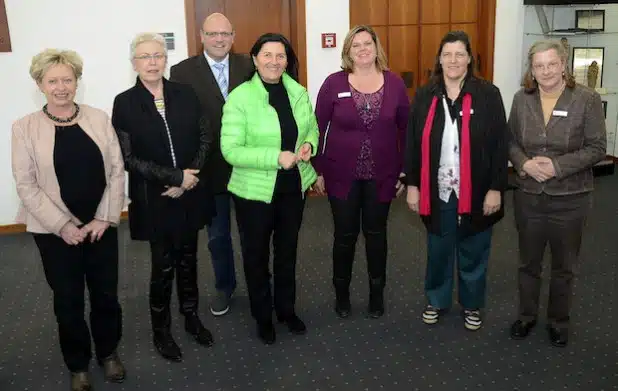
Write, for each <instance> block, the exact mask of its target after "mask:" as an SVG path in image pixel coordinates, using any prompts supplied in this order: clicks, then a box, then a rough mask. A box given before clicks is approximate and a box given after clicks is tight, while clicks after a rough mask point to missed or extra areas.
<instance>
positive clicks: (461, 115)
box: [459, 109, 474, 117]
mask: <svg viewBox="0 0 618 391" xmlns="http://www.w3.org/2000/svg"><path fill="white" fill-rule="evenodd" d="M470 114H474V109H470ZM459 116H460V117H463V111H460V112H459Z"/></svg>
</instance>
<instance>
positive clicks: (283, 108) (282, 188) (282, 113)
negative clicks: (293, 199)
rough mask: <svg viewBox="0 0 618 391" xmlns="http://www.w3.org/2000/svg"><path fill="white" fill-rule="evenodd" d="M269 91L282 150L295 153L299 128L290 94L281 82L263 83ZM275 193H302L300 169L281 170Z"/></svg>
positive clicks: (269, 100)
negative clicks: (277, 123)
mask: <svg viewBox="0 0 618 391" xmlns="http://www.w3.org/2000/svg"><path fill="white" fill-rule="evenodd" d="M263 84H264V87H265V88H266V91H268V103H269V104H270V105H271V106H272V107H273V108H274V109H275V111H276V112H277V116H278V117H279V125H280V127H281V150H282V151H290V152H293V153H294V152H295V150H296V140H297V139H298V126H297V125H296V120H295V119H294V115H293V114H292V106H291V105H290V99H289V98H288V92H287V91H286V89H285V86H284V85H283V82H282V81H281V80H279V82H278V83H276V84H270V83H266V82H263ZM275 191H276V192H278V193H293V192H297V191H300V173H299V171H298V167H294V168H293V169H291V170H279V172H278V174H277V183H276V185H275Z"/></svg>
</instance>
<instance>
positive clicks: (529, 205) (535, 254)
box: [514, 190, 591, 329]
mask: <svg viewBox="0 0 618 391" xmlns="http://www.w3.org/2000/svg"><path fill="white" fill-rule="evenodd" d="M590 205H591V194H590V193H583V194H572V195H564V196H551V195H548V194H545V193H543V194H528V193H524V192H522V191H520V190H518V191H516V192H515V196H514V207H515V223H516V225H517V231H518V233H519V278H518V283H519V319H520V320H522V321H524V322H530V321H533V320H536V319H537V318H538V311H539V295H540V293H541V270H542V268H543V255H544V253H545V248H546V247H547V244H548V243H549V248H550V249H551V277H550V282H549V302H548V304H547V320H548V322H549V323H550V324H551V325H552V326H553V327H555V328H560V329H566V328H568V326H569V319H570V309H571V299H572V293H573V268H574V267H575V265H576V264H577V262H578V258H579V250H580V247H581V241H582V234H583V230H584V225H585V221H586V216H587V215H588V211H589V210H590Z"/></svg>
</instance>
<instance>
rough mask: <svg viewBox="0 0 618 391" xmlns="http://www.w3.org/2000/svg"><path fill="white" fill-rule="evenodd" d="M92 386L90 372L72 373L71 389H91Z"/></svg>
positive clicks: (86, 390) (81, 390)
mask: <svg viewBox="0 0 618 391" xmlns="http://www.w3.org/2000/svg"><path fill="white" fill-rule="evenodd" d="M90 390H92V386H91V385H90V379H89V377H88V372H75V373H71V391H90Z"/></svg>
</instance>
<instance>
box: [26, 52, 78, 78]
mask: <svg viewBox="0 0 618 391" xmlns="http://www.w3.org/2000/svg"><path fill="white" fill-rule="evenodd" d="M58 64H64V65H68V66H70V67H71V69H72V70H73V74H74V75H75V79H79V78H81V77H82V71H83V68H84V63H83V61H82V58H81V57H80V56H79V54H77V52H74V51H73V50H59V49H45V50H43V51H42V52H41V53H39V54H37V55H36V56H34V57H32V63H31V64H30V77H32V78H33V79H34V81H35V82H37V84H38V83H41V82H42V81H43V77H44V76H45V74H46V73H47V71H48V70H49V68H51V67H52V66H54V65H58Z"/></svg>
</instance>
